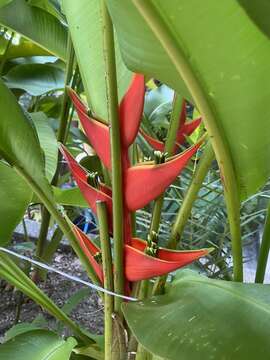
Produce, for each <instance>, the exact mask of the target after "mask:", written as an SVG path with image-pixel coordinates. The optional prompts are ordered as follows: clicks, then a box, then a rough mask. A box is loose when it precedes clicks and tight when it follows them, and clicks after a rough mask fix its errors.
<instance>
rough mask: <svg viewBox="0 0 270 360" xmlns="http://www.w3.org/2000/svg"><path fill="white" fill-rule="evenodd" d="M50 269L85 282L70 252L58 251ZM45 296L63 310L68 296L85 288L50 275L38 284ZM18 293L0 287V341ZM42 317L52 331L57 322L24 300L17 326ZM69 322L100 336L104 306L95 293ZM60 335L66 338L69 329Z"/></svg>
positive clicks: (13, 314)
mask: <svg viewBox="0 0 270 360" xmlns="http://www.w3.org/2000/svg"><path fill="white" fill-rule="evenodd" d="M52 266H53V267H56V268H58V269H59V270H62V271H64V272H66V273H69V274H72V275H76V276H77V277H79V278H82V279H83V280H88V279H87V275H86V274H85V273H84V272H83V270H82V267H81V265H80V262H79V260H78V259H77V257H76V255H75V254H74V253H73V252H72V251H71V250H69V249H67V248H65V249H61V250H58V252H57V253H56V254H55V257H54V260H53V264H52ZM40 287H41V288H42V289H43V290H44V291H45V292H46V294H47V295H48V296H49V297H50V298H51V299H52V300H53V301H54V302H55V303H56V304H57V305H59V306H60V307H61V306H63V305H64V304H65V303H66V301H67V300H68V299H69V298H70V296H71V295H73V294H75V293H76V292H77V291H78V290H79V289H81V288H83V287H84V285H81V284H79V283H75V282H74V281H72V280H68V279H66V278H64V277H62V276H61V275H58V274H56V273H53V272H50V273H49V275H48V278H47V281H46V283H43V284H40ZM17 299H18V293H16V292H14V291H13V290H12V289H7V284H6V283H4V282H3V281H1V283H0V338H1V337H3V336H4V334H5V332H6V331H7V330H8V329H9V328H11V327H12V326H13V324H14V321H15V318H16V303H17ZM40 314H42V315H43V316H44V317H45V319H46V320H47V321H48V324H49V327H50V328H52V329H54V328H55V326H56V321H55V320H54V318H53V317H52V316H50V315H48V314H47V313H45V312H43V311H42V309H41V308H40V307H39V306H38V305H36V304H35V303H34V302H33V301H31V300H30V299H26V298H24V301H23V304H22V308H21V314H20V318H19V321H20V322H31V321H33V320H34V319H35V318H36V317H37V316H38V315H40ZM71 318H72V319H74V320H75V321H76V322H77V323H79V324H80V325H81V326H83V327H84V328H85V329H87V330H89V331H90V332H92V333H96V334H101V333H102V331H103V306H102V303H101V302H100V301H99V298H98V296H97V294H96V292H95V291H93V290H91V291H90V293H89V296H88V295H87V296H86V297H85V298H84V299H83V300H82V301H81V302H80V304H79V305H78V306H77V307H76V308H74V309H73V311H72V312H71ZM63 333H64V334H65V335H69V331H68V329H64V330H63Z"/></svg>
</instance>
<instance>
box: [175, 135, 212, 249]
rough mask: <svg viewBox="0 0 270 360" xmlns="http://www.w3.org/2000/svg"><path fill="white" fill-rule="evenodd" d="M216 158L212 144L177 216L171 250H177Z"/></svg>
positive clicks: (200, 162)
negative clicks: (194, 204)
mask: <svg viewBox="0 0 270 360" xmlns="http://www.w3.org/2000/svg"><path fill="white" fill-rule="evenodd" d="M214 158H215V154H214V151H213V148H212V145H211V143H210V142H208V143H207V144H206V146H205V149H204V152H203V154H202V156H201V158H200V161H199V164H198V166H197V168H196V170H195V173H194V175H193V178H192V180H191V183H190V185H189V188H188V190H187V192H186V195H185V197H184V200H183V203H182V205H181V207H180V209H179V212H178V214H177V216H176V219H175V222H174V224H173V227H172V232H171V237H170V241H169V243H168V247H169V248H176V245H177V243H178V242H179V241H180V238H181V236H182V233H183V230H184V227H185V225H186V223H187V221H188V218H189V216H190V214H191V209H192V205H193V203H194V201H195V200H196V198H197V195H198V192H199V190H200V188H201V186H202V183H203V180H204V179H205V176H206V174H207V172H208V170H209V168H210V166H211V164H212V162H213V160H214Z"/></svg>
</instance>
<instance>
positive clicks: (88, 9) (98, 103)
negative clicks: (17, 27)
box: [62, 0, 131, 120]
mask: <svg viewBox="0 0 270 360" xmlns="http://www.w3.org/2000/svg"><path fill="white" fill-rule="evenodd" d="M62 3H63V9H64V12H65V15H66V17H67V21H68V25H69V29H70V33H71V37H72V41H73V45H74V49H75V53H76V56H77V60H78V64H79V68H80V73H81V76H82V80H83V84H84V88H85V91H86V96H87V101H88V104H89V106H91V108H92V110H93V111H94V112H95V113H96V114H97V116H99V117H100V118H102V119H104V120H108V113H107V106H106V103H107V99H106V82H105V63H104V57H103V29H102V21H101V3H102V2H101V1H100V0H91V1H88V0H80V1H73V0H63V2H62ZM116 66H117V77H118V96H119V100H120V99H121V98H122V96H123V95H124V93H125V91H126V88H127V86H128V84H129V82H130V79H131V73H130V72H129V71H128V70H127V68H126V67H125V65H124V64H123V61H122V59H121V56H120V52H119V49H118V46H117V42H116Z"/></svg>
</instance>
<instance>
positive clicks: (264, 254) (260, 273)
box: [255, 204, 270, 283]
mask: <svg viewBox="0 0 270 360" xmlns="http://www.w3.org/2000/svg"><path fill="white" fill-rule="evenodd" d="M269 249H270V204H269V205H268V210H267V215H266V220H265V224H264V230H263V237H262V243H261V246H260V251H259V258H258V263H257V269H256V277H255V282H256V283H263V281H264V276H265V270H266V265H267V260H268V255H269Z"/></svg>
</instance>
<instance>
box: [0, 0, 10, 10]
mask: <svg viewBox="0 0 270 360" xmlns="http://www.w3.org/2000/svg"><path fill="white" fill-rule="evenodd" d="M11 1H13V0H0V8H1V7H2V6H5V5H7V4H9V3H10V2H11Z"/></svg>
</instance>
